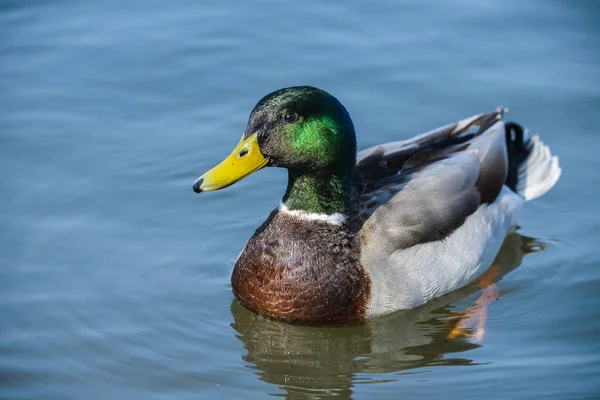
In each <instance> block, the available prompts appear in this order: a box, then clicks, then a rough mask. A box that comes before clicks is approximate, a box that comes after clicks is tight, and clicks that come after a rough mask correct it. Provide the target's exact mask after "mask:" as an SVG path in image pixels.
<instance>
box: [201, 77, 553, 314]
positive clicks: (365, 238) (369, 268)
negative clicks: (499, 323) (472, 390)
mask: <svg viewBox="0 0 600 400" xmlns="http://www.w3.org/2000/svg"><path fill="white" fill-rule="evenodd" d="M504 112H505V110H504V109H497V110H495V111H492V112H489V113H483V114H477V115H474V116H472V117H470V118H466V119H463V120H460V121H458V122H455V123H452V124H449V125H446V126H444V127H441V128H438V129H435V130H432V131H430V132H427V133H424V134H421V135H419V136H416V137H414V138H412V139H410V140H406V141H399V142H392V143H386V144H382V145H378V146H374V147H371V148H368V149H365V150H362V151H361V152H359V153H357V152H356V136H355V131H354V126H353V123H352V120H351V118H350V115H349V114H348V111H347V110H346V108H345V107H344V106H343V105H342V104H341V103H340V102H339V101H338V100H337V99H336V98H335V97H334V96H332V95H331V94H329V93H327V92H326V91H324V90H321V89H318V88H314V87H310V86H296V87H289V88H284V89H280V90H277V91H275V92H273V93H270V94H268V95H266V96H265V97H263V98H262V99H261V100H260V101H259V102H258V103H257V104H256V106H255V107H254V109H253V110H252V112H251V113H250V117H249V120H248V125H247V127H246V130H245V132H244V134H243V135H242V138H241V140H240V142H239V143H238V145H237V147H236V148H235V149H234V150H233V152H232V153H231V155H229V157H227V158H226V159H225V160H224V161H223V162H221V163H220V164H219V165H217V166H216V167H214V168H213V169H211V170H210V171H208V172H206V173H205V174H204V175H202V176H200V177H199V178H198V179H197V180H196V181H195V183H194V185H193V189H194V191H195V192H197V193H201V192H208V191H213V190H219V189H223V188H225V187H227V186H230V185H232V184H234V183H235V182H237V181H239V180H241V179H243V178H245V177H247V176H248V175H250V174H252V173H253V172H256V171H257V170H259V169H261V168H264V167H282V168H286V169H287V170H288V184H287V189H286V191H285V194H284V195H283V199H282V202H281V205H280V206H279V207H277V208H276V209H275V210H273V211H272V212H271V214H270V215H269V217H268V218H267V220H266V221H265V222H264V223H263V224H262V225H261V226H260V227H259V228H258V229H257V230H256V232H255V233H254V235H253V236H252V237H251V238H250V240H249V241H248V243H247V245H246V247H245V248H244V250H243V251H242V253H241V254H240V256H239V257H238V259H237V261H236V264H235V267H234V269H233V273H232V277H231V284H232V289H233V293H234V295H235V297H236V298H237V299H238V300H239V301H240V302H241V303H242V304H243V305H244V306H245V307H246V308H248V309H250V310H252V311H254V312H257V313H259V314H262V315H265V316H267V317H270V318H272V319H276V320H282V321H287V322H291V323H302V324H340V323H341V324H347V323H354V322H358V321H364V320H366V319H369V318H372V317H377V316H381V315H385V314H389V313H392V312H394V311H397V310H402V309H410V308H414V307H417V306H419V305H421V304H423V303H425V302H427V301H428V300H431V299H433V298H435V297H438V296H441V295H444V294H446V293H449V292H451V291H454V290H456V289H458V288H460V287H462V286H465V285H466V284H468V283H470V282H472V281H474V280H476V279H477V278H478V277H480V276H481V275H482V274H483V273H484V272H486V270H487V269H488V268H489V267H490V264H491V263H492V261H493V259H494V257H495V256H496V254H497V253H498V251H499V249H500V247H501V245H502V242H503V240H504V238H505V237H506V236H507V235H508V234H509V233H511V232H512V231H513V230H514V229H515V228H516V226H517V221H518V214H519V212H520V210H521V209H522V208H523V205H524V202H525V201H527V200H531V199H534V198H536V197H539V196H541V195H542V194H544V193H546V192H547V191H548V190H550V188H552V186H554V184H555V183H556V181H557V180H558V178H559V177H560V174H561V169H560V167H559V164H558V159H557V157H556V156H552V155H551V154H550V151H549V149H548V147H547V146H545V145H544V144H543V143H542V141H541V140H540V139H539V137H538V136H534V137H532V138H529V139H527V138H525V137H524V134H523V129H522V128H521V127H520V126H519V125H517V124H515V123H504V122H503V121H502V117H503V114H504Z"/></svg>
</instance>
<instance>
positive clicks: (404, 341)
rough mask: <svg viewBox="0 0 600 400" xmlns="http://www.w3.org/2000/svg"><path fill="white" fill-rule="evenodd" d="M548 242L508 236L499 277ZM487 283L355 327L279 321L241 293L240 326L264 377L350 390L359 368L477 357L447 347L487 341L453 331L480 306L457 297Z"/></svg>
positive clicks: (308, 387) (342, 393)
mask: <svg viewBox="0 0 600 400" xmlns="http://www.w3.org/2000/svg"><path fill="white" fill-rule="evenodd" d="M543 248H544V244H543V243H540V242H538V241H535V240H534V239H532V238H528V237H525V236H522V235H519V234H516V233H515V234H512V235H510V236H508V237H507V238H506V240H505V241H504V244H503V246H502V249H501V250H500V253H499V254H498V256H497V257H496V260H495V261H494V264H493V266H494V267H493V268H494V269H495V270H496V272H497V274H495V280H496V281H497V280H499V279H500V278H502V277H503V276H504V275H506V274H507V273H508V272H510V271H511V270H513V269H514V268H516V267H517V266H518V265H519V264H520V263H521V259H522V257H523V255H524V254H527V253H531V252H536V251H540V250H542V249H543ZM487 283H488V284H491V283H492V282H487ZM480 286H481V283H473V284H471V285H469V286H466V287H464V288H462V289H460V290H458V291H455V292H453V293H450V294H448V295H446V296H443V297H440V298H437V299H434V300H432V301H430V302H429V303H427V304H424V305H423V306H421V307H418V308H416V309H413V310H407V311H399V312H397V313H394V314H392V315H389V316H386V317H382V318H378V319H376V320H373V321H370V322H369V323H367V324H362V325H356V326H347V327H307V326H294V325H289V324H285V323H281V322H275V321H271V320H268V319H266V318H264V317H261V316H258V315H256V314H254V313H252V312H250V311H248V310H246V309H245V308H244V307H242V306H241V305H239V303H238V302H237V301H235V300H234V301H233V303H232V306H231V311H232V313H233V317H234V322H233V324H232V326H233V328H234V329H235V330H236V331H237V332H239V335H238V338H239V339H240V340H241V341H242V342H243V343H244V347H245V349H246V351H247V354H246V355H245V356H243V358H244V361H246V362H248V363H250V364H251V367H252V368H255V369H256V370H258V375H260V377H261V379H262V380H264V381H266V382H269V383H272V384H275V385H277V386H278V387H280V388H281V389H283V390H284V391H285V392H286V393H287V397H290V398H295V397H296V396H301V397H304V396H306V397H309V398H310V397H313V396H314V397H321V396H327V395H337V396H336V397H341V398H350V397H351V394H352V386H353V385H354V384H357V383H360V382H361V379H360V378H358V377H357V376H356V374H359V373H389V372H400V371H404V370H409V369H414V368H420V367H425V366H436V365H466V364H470V363H471V362H472V360H470V359H468V358H459V357H455V356H452V357H448V356H447V355H448V354H452V353H454V354H456V353H460V352H465V351H467V350H471V349H474V348H476V347H479V344H476V343H475V342H474V341H473V340H471V339H469V338H468V337H467V336H465V335H464V334H463V335H451V332H453V331H456V328H457V325H459V324H460V325H461V326H462V327H463V328H466V327H468V326H469V325H470V324H469V318H470V317H471V316H472V315H473V310H474V309H477V306H476V304H473V307H471V308H470V309H467V310H465V311H462V312H458V311H456V310H455V309H454V308H455V307H454V306H453V305H452V303H454V302H457V301H459V300H462V299H464V298H466V297H467V296H469V295H471V294H474V293H476V292H478V291H480V290H481V287H480ZM492 312H493V310H492ZM467 332H468V329H465V333H467ZM449 337H453V338H452V339H449ZM362 380H364V379H362ZM367 381H368V380H367Z"/></svg>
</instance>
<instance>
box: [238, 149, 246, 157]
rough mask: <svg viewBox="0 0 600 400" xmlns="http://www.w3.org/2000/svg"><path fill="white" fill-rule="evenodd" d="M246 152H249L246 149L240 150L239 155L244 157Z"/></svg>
mask: <svg viewBox="0 0 600 400" xmlns="http://www.w3.org/2000/svg"><path fill="white" fill-rule="evenodd" d="M246 154H248V150H246V149H244V150H242V151H240V153H239V154H238V157H244V156H245V155H246Z"/></svg>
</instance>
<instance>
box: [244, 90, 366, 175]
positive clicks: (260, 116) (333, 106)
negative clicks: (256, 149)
mask: <svg viewBox="0 0 600 400" xmlns="http://www.w3.org/2000/svg"><path fill="white" fill-rule="evenodd" d="M254 133H257V136H258V143H259V146H260V150H261V152H262V154H263V155H264V156H265V157H268V158H269V165H272V166H278V167H285V168H288V169H290V170H293V171H297V172H313V173H318V174H321V173H331V172H335V173H339V172H342V173H352V169H353V167H354V163H355V157H356V137H355V134H354V126H353V125H352V120H351V119H350V116H349V115H348V112H347V111H346V109H345V108H344V106H343V105H342V104H341V103H340V102H339V101H338V100H337V99H336V98H335V97H333V96H332V95H330V94H329V93H327V92H326V91H324V90H321V89H317V88H314V87H310V86H296V87H290V88H285V89H280V90H278V91H276V92H273V93H270V94H268V95H266V96H265V97H263V98H262V99H261V100H260V101H259V102H258V104H257V105H256V106H255V107H254V109H253V110H252V112H251V113H250V118H249V120H248V126H247V128H246V131H245V133H244V136H245V137H249V136H250V135H252V134H254Z"/></svg>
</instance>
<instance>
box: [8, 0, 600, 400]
mask: <svg viewBox="0 0 600 400" xmlns="http://www.w3.org/2000/svg"><path fill="white" fill-rule="evenodd" d="M599 20H600V6H599V5H598V3H597V2H596V1H592V0H590V1H577V2H576V1H567V0H546V1H542V0H519V1H516V0H510V1H489V0H481V1H473V0H458V1H452V2H449V1H442V0H437V1H416V0H413V1H402V2H398V1H385V0H379V1H347V2H322V1H314V0H313V1H306V2H283V1H275V0H271V1H266V0H262V1H253V2H249V1H240V0H237V1H214V0H210V1H201V2H200V1H192V0H180V1H171V2H166V1H156V0H155V1H142V0H132V1H126V2H125V1H116V0H102V1H100V0H96V1H87V2H76V1H70V0H56V1H52V2H50V1H33V0H32V1H23V0H12V1H10V0H4V1H0V171H1V173H2V179H0V196H1V197H0V198H1V199H2V202H1V206H0V254H1V255H2V257H0V398H6V399H173V398H176V399H188V398H189V399H196V398H207V399H208V398H223V399H229V398H244V399H246V398H247V399H259V398H265V397H268V396H269V395H275V396H283V397H285V398H289V399H297V398H310V399H315V398H328V397H335V398H339V399H344V398H353V399H372V398H394V399H395V398H399V397H402V398H419V399H427V398H442V397H443V398H457V397H458V396H470V397H471V398H507V399H513V398H527V399H532V398H543V399H584V398H590V399H591V398H598V397H600V383H598V382H599V381H598V375H599V374H600V342H599V341H598V338H599V335H600V300H599V294H600V251H599V250H598V246H599V243H600V213H599V212H598V211H599V207H598V204H599V202H598V198H599V197H600V175H599V173H598V171H599V170H600V157H598V152H599V151H600V135H599V127H600V112H599V111H600V68H599V67H598V65H599V64H600V27H599V25H598V21H599ZM298 84H310V85H314V86H318V87H322V88H323V89H326V90H328V91H330V92H331V93H333V94H334V95H335V96H336V97H338V98H339V99H340V100H341V101H342V102H343V103H344V105H345V106H346V107H347V109H348V110H349V112H350V114H351V115H352V117H353V120H354V123H355V126H356V130H357V135H358V140H359V148H364V147H366V146H370V145H375V144H377V143H380V142H386V141H392V140H400V139H403V138H408V137H410V136H412V135H414V134H417V133H420V132H423V131H426V130H429V129H430V128H434V127H436V126H439V125H442V124H445V123H448V122H451V121H455V120H457V119H460V118H463V117H466V116H469V115H472V114H474V113H477V112H482V111H488V110H490V109H493V108H495V107H497V106H499V105H505V106H508V107H510V109H511V111H510V113H509V114H508V115H507V117H508V119H513V120H515V121H518V122H520V123H521V124H523V125H525V126H527V127H529V128H530V129H531V131H532V132H539V133H541V134H542V138H543V140H544V141H545V143H547V144H548V145H549V146H550V147H551V148H552V150H553V152H554V153H556V154H557V155H558V156H559V157H560V162H561V165H562V168H563V176H562V178H561V180H560V181H559V183H558V184H557V186H556V187H555V188H554V189H553V190H552V191H551V192H550V193H548V194H547V195H545V196H544V197H542V198H541V199H539V200H536V201H534V202H531V203H528V204H527V207H526V213H525V215H524V217H523V222H522V228H521V229H520V231H519V233H520V235H513V236H511V237H509V238H508V239H507V241H506V243H505V246H504V248H503V250H502V252H501V253H500V255H499V256H498V259H497V260H496V264H497V265H499V266H500V269H501V270H502V275H503V279H502V280H501V281H500V282H499V283H498V288H497V289H498V291H499V292H500V298H499V300H498V301H495V302H494V303H493V304H492V305H491V306H490V307H489V310H488V316H487V321H486V324H485V336H484V337H483V339H482V340H481V341H480V342H476V341H475V340H473V338H470V339H469V338H459V339H452V340H448V339H447V338H446V335H445V330H446V329H447V327H448V324H451V322H452V320H453V315H454V316H456V315H461V312H466V311H467V310H469V309H470V308H471V307H473V306H475V305H476V301H477V299H478V297H479V296H480V295H481V290H479V287H477V286H470V287H468V288H465V289H464V290H461V291H459V292H456V293H453V294H451V295H449V296H447V297H445V298H442V299H439V300H436V301H435V302H432V303H430V304H427V305H425V306H424V307H421V308H419V309H416V310H413V311H410V312H406V313H398V314H395V315H392V316H389V317H387V318H383V319H381V320H377V321H374V322H373V323H371V324H365V325H359V326H353V327H345V328H314V327H313V328H308V327H296V326H290V325H286V324H282V323H276V322H272V321H268V320H265V319H263V318H261V317H257V316H256V315H254V314H252V313H251V312H249V311H247V310H245V309H244V308H242V307H241V306H240V305H239V304H237V303H236V302H235V301H234V300H233V296H232V294H231V288H230V284H229V277H230V273H231V269H232V267H233V264H234V262H235V259H236V257H237V255H238V253H239V252H240V250H241V249H242V248H243V246H244V244H245V242H246V241H247V239H248V238H249V237H250V236H251V235H252V233H253V231H254V229H255V228H256V227H257V226H258V225H259V224H260V223H261V222H262V221H263V220H264V219H265V217H266V216H267V214H268V212H269V211H270V210H271V209H272V208H274V207H275V206H276V205H277V204H278V203H279V200H280V198H281V195H282V194H283V190H284V188H285V181H286V174H285V171H283V170H277V169H267V170H264V171H260V172H259V173H257V174H255V175H253V176H252V177H250V178H248V179H246V180H244V181H243V182H240V183H239V184H237V185H236V186H234V187H232V188H229V189H227V190H224V191H220V192H215V193H208V194H203V195H196V194H194V193H193V192H192V190H191V185H192V183H193V181H194V179H195V178H196V177H197V176H198V175H200V174H201V173H202V172H204V171H205V170H207V169H208V168H210V167H212V166H213V165H214V164H215V163H216V162H218V161H220V160H221V159H222V158H223V157H225V156H226V155H228V154H229V152H230V151H231V149H232V148H233V146H234V145H235V143H237V140H238V139H239V136H240V134H241V133H242V131H243V130H244V128H245V123H246V118H247V116H248V113H249V111H250V110H251V108H252V107H253V106H254V104H255V103H256V101H257V100H258V99H259V98H260V97H262V96H263V95H265V94H266V93H268V92H270V91H272V90H275V89H278V88H280V87H284V86H291V85H298ZM465 245H468V244H465ZM509 271H510V272H509Z"/></svg>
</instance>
